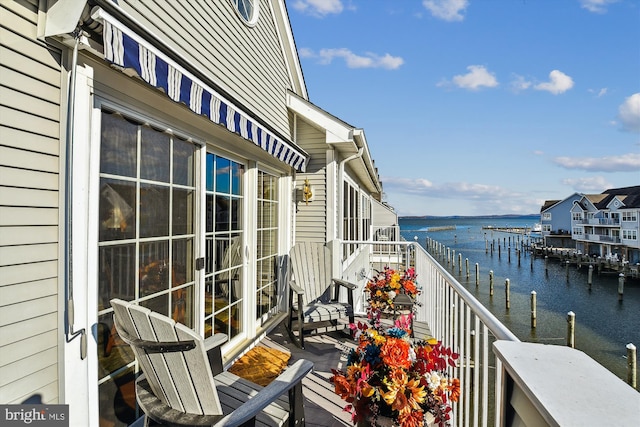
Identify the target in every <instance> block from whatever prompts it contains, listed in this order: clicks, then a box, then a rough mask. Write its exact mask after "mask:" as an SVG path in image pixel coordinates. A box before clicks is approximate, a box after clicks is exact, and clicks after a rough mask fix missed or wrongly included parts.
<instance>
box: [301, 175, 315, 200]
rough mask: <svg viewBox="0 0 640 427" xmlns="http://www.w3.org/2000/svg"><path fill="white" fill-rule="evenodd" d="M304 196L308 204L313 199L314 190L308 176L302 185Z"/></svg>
mask: <svg viewBox="0 0 640 427" xmlns="http://www.w3.org/2000/svg"><path fill="white" fill-rule="evenodd" d="M302 198H303V199H304V201H305V203H306V204H307V205H308V204H309V202H310V201H312V200H313V190H312V188H311V184H310V183H309V179H308V178H305V180H304V185H303V186H302Z"/></svg>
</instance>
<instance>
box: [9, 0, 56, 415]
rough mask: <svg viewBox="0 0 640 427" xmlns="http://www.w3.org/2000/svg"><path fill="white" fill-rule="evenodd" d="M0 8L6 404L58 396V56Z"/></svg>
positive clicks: (26, 12) (16, 10) (21, 8)
mask: <svg viewBox="0 0 640 427" xmlns="http://www.w3.org/2000/svg"><path fill="white" fill-rule="evenodd" d="M37 20H38V1H37V0H30V1H27V0H24V1H6V2H5V1H3V2H2V3H1V4H0V76H1V78H0V176H1V177H2V179H1V181H0V402H2V403H20V402H22V401H24V400H25V399H27V398H28V397H30V396H32V395H34V394H40V395H41V397H42V401H43V402H45V403H57V402H58V401H59V400H60V399H61V398H60V396H59V380H58V378H59V349H58V340H57V337H58V336H60V334H61V333H62V332H61V331H60V329H61V327H60V325H61V323H60V321H59V317H58V306H59V302H60V301H59V298H58V290H59V288H60V282H59V279H58V276H59V253H60V244H59V243H60V238H59V236H60V233H61V231H62V230H61V229H60V227H59V218H60V209H59V208H60V199H61V191H60V184H59V173H60V164H61V158H60V156H61V153H60V151H61V146H60V135H61V124H60V119H61V111H60V102H61V98H62V97H63V96H64V95H63V93H62V91H61V65H60V64H61V59H62V58H61V52H60V51H58V50H56V49H54V48H52V47H51V46H48V45H45V44H44V43H43V42H41V41H39V40H38V39H37V36H36V34H37Z"/></svg>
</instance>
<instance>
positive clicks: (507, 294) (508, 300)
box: [504, 279, 511, 310]
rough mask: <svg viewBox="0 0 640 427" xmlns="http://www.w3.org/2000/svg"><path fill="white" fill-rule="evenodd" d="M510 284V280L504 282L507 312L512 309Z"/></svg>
mask: <svg viewBox="0 0 640 427" xmlns="http://www.w3.org/2000/svg"><path fill="white" fill-rule="evenodd" d="M510 284H511V281H510V280H509V279H506V280H505V281H504V293H505V297H506V298H505V304H506V308H507V310H509V309H510V308H511V295H510V289H509V288H510Z"/></svg>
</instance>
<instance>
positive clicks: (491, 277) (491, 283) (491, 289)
mask: <svg viewBox="0 0 640 427" xmlns="http://www.w3.org/2000/svg"><path fill="white" fill-rule="evenodd" d="M489 296H493V270H491V271H489Z"/></svg>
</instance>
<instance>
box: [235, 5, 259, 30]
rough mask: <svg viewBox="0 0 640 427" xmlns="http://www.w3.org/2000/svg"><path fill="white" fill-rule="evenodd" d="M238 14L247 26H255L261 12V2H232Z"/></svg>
mask: <svg viewBox="0 0 640 427" xmlns="http://www.w3.org/2000/svg"><path fill="white" fill-rule="evenodd" d="M231 3H232V4H233V7H234V9H235V11H236V13H237V14H238V15H239V16H240V18H242V20H243V21H244V23H245V24H247V25H254V24H255V23H256V22H257V21H258V15H259V12H260V2H259V0H231Z"/></svg>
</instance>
